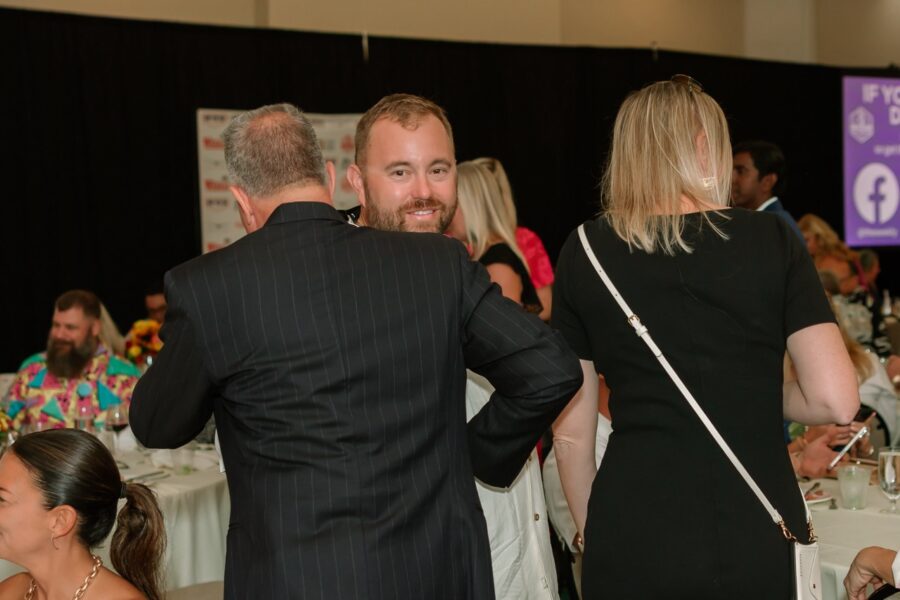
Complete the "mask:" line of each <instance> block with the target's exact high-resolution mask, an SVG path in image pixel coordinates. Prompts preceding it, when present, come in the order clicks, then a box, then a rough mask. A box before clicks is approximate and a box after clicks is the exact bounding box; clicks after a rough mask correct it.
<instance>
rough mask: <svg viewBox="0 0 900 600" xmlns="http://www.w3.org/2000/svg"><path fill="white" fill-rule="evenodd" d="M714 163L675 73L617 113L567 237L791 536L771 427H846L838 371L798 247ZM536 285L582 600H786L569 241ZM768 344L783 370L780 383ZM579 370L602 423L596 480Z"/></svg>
mask: <svg viewBox="0 0 900 600" xmlns="http://www.w3.org/2000/svg"><path fill="white" fill-rule="evenodd" d="M731 170H732V164H731V144H730V142H729V134H728V126H727V124H726V122H725V117H724V115H723V113H722V110H721V108H719V106H718V104H717V103H716V102H715V100H713V99H712V98H711V97H710V96H708V95H707V94H705V93H704V92H703V91H702V89H701V87H700V85H699V84H698V83H697V82H696V81H694V80H693V79H690V78H688V77H685V76H676V78H673V80H672V81H665V82H659V83H655V84H652V85H649V86H647V87H645V88H644V89H642V90H640V91H638V92H635V93H633V94H631V95H630V96H629V97H628V98H627V99H626V100H625V102H624V103H623V105H622V107H621V109H620V111H619V114H618V116H617V118H616V122H615V126H614V131H613V142H612V151H611V155H610V160H609V164H608V166H607V169H606V173H605V176H604V180H603V203H604V204H603V207H604V211H603V213H602V214H601V216H599V217H597V218H596V219H594V220H592V221H589V222H587V223H586V224H585V229H586V233H587V238H588V240H589V241H590V243H591V245H592V247H593V250H594V252H595V253H596V255H597V257H598V258H599V260H600V262H601V263H602V265H603V267H604V268H605V270H606V271H607V273H608V274H609V276H610V278H611V279H612V281H613V282H614V283H615V285H616V286H617V287H618V289H619V291H620V292H621V294H622V296H623V297H624V298H625V300H626V301H627V302H628V303H629V304H630V305H631V308H632V309H633V310H634V311H635V312H636V313H637V314H638V315H639V316H640V318H641V320H642V322H643V323H644V325H646V326H647V327H648V328H649V330H650V333H651V334H652V336H653V338H654V340H655V341H656V343H657V344H658V345H659V347H660V348H661V350H662V351H663V353H664V354H665V355H666V356H667V357H668V359H669V361H670V362H671V364H672V366H673V367H674V369H675V371H676V372H677V373H679V375H680V376H681V378H682V379H683V380H684V382H685V384H686V385H687V387H688V389H690V390H691V392H692V393H693V395H694V396H695V397H696V399H697V401H698V402H699V403H700V405H701V406H702V407H703V409H704V410H705V411H706V413H707V414H708V415H709V418H710V419H711V420H712V422H713V423H714V424H715V426H716V427H717V428H718V430H719V432H720V433H721V434H722V436H723V437H724V438H725V440H726V441H727V442H728V444H729V445H730V446H731V448H732V449H733V450H734V452H735V454H736V455H737V456H738V458H739V459H740V460H741V461H742V462H743V464H744V466H745V467H746V468H747V470H748V471H749V472H750V474H751V476H752V477H753V478H754V479H755V480H756V482H757V484H759V486H760V487H761V488H762V490H763V492H764V493H765V494H766V496H767V497H768V498H769V500H770V501H771V502H772V504H773V505H774V506H775V508H776V509H778V511H779V512H780V513H781V515H782V516H783V517H784V518H785V521H786V523H787V526H788V528H789V529H790V530H791V531H792V532H794V533H795V534H796V535H797V536H798V537H799V538H801V540H803V541H806V540H805V538H806V530H807V528H806V522H805V521H806V519H805V512H804V508H803V502H802V499H801V495H800V491H799V490H798V487H797V482H796V480H795V478H794V473H793V471H792V469H791V463H790V460H789V458H788V454H787V452H786V451H785V447H784V440H783V430H782V419H783V418H785V419H790V420H793V421H798V422H801V423H806V424H823V423H849V422H850V421H851V419H852V418H853V415H854V414H855V412H856V410H857V407H858V405H859V396H858V393H857V384H856V376H855V373H854V370H853V365H852V363H851V362H850V359H849V357H848V356H847V351H846V349H845V348H844V344H843V342H842V340H841V336H840V332H839V331H838V328H837V326H836V324H835V322H834V317H833V315H832V313H831V310H830V309H829V306H828V301H827V300H826V298H825V294H824V292H823V290H822V286H821V285H820V284H819V281H818V278H817V276H816V272H815V269H814V268H813V265H812V261H811V260H810V257H809V253H808V252H807V251H806V248H804V247H803V244H802V242H801V241H800V240H799V239H798V238H797V235H796V234H795V233H794V232H793V231H791V230H790V229H789V228H788V226H787V225H786V224H785V223H784V222H783V221H782V220H781V219H780V218H778V217H777V216H775V215H772V214H768V213H760V212H750V211H746V210H743V209H737V208H729V207H728V199H729V185H730V180H731ZM553 291H554V297H553V317H552V324H553V325H554V326H555V327H556V328H558V329H559V330H560V331H562V333H563V334H564V335H565V337H566V338H567V339H568V341H569V344H570V345H571V346H572V348H573V349H574V350H575V352H576V353H578V355H579V357H580V358H581V359H582V367H583V369H584V371H585V379H584V381H585V384H584V387H583V388H582V391H581V392H580V393H579V395H578V396H576V398H575V399H573V401H572V402H571V403H570V404H569V406H568V407H567V409H566V411H565V412H564V413H563V414H562V415H561V416H560V418H559V420H558V422H557V423H556V424H555V425H554V447H555V448H556V453H557V457H558V461H559V471H560V475H561V479H562V484H563V489H564V491H565V494H566V498H567V500H568V502H569V506H570V508H571V511H572V515H573V516H574V518H575V522H576V525H577V527H578V530H579V532H580V533H581V534H582V536H583V543H584V551H585V553H584V567H583V568H584V570H583V573H584V575H583V590H584V596H585V598H586V599H588V600H590V599H594V598H617V599H621V598H655V597H666V598H691V599H703V598H709V599H713V598H715V599H721V598H732V599H735V598H754V599H759V598H765V599H767V600H778V599H787V598H789V597H790V595H791V558H790V548H789V544H788V542H787V541H786V540H785V538H784V536H783V535H782V532H781V530H780V529H779V527H778V526H776V525H775V524H773V523H772V521H771V520H770V518H769V515H768V513H767V512H766V511H765V510H764V508H763V507H762V505H761V504H760V502H759V500H758V499H757V498H756V497H755V496H754V495H753V493H752V492H751V491H750V489H749V488H748V486H747V484H746V483H745V482H744V480H743V479H742V478H741V477H740V475H738V473H737V472H736V471H735V469H734V467H733V466H732V465H731V464H730V463H729V462H728V460H727V459H726V458H725V456H724V454H723V453H722V450H721V449H720V448H719V447H718V445H717V444H716V443H715V442H714V441H713V439H712V437H711V436H710V435H709V434H708V433H707V431H706V430H705V429H704V427H703V426H702V424H701V423H700V421H699V419H698V418H697V416H696V415H695V414H694V412H693V411H692V410H691V409H690V407H689V406H688V404H687V402H686V401H685V400H684V398H683V397H682V396H681V394H680V393H679V392H678V390H677V388H676V387H675V386H674V384H673V383H672V381H671V380H670V379H669V377H668V376H667V375H666V373H665V371H663V369H662V368H661V367H660V365H659V364H658V363H657V361H656V359H655V358H654V357H653V355H652V354H651V353H650V352H649V350H648V349H647V347H646V346H645V345H644V343H643V342H642V341H641V340H640V339H639V338H638V337H637V336H636V335H635V334H634V332H633V330H632V328H631V327H630V326H629V325H628V324H627V322H626V320H625V318H624V315H623V314H622V312H621V309H620V308H619V307H618V305H617V304H616V303H615V301H614V300H613V299H612V297H611V296H610V293H609V292H608V291H607V289H606V287H605V286H604V285H603V283H602V282H601V281H600V279H599V278H598V276H597V274H596V272H595V271H594V269H593V268H592V266H591V265H590V263H589V262H588V259H587V257H586V255H585V252H584V250H583V248H582V246H581V243H580V241H579V238H578V236H577V234H574V233H573V235H572V236H570V237H569V239H568V241H567V242H566V244H565V246H564V247H563V249H562V251H561V253H560V257H559V261H558V263H557V279H556V284H555V286H554V290H553ZM785 350H787V352H788V353H789V354H790V356H791V358H792V359H793V361H794V364H795V365H796V370H797V381H794V382H789V383H786V384H785V383H784V382H783V374H782V363H783V358H784V353H785ZM598 372H602V373H603V374H604V375H605V377H606V382H607V384H608V386H609V388H610V390H611V395H610V412H611V416H612V428H613V433H612V435H611V437H610V439H609V445H608V447H607V450H606V454H605V456H604V459H603V463H602V465H601V466H600V469H599V471H597V470H596V467H595V465H594V449H593V444H594V439H595V434H594V428H595V427H596V423H597V418H596V411H597V407H596V398H597V393H596V382H597V373H598ZM595 475H596V477H595Z"/></svg>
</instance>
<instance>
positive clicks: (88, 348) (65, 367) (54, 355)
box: [47, 337, 100, 379]
mask: <svg viewBox="0 0 900 600" xmlns="http://www.w3.org/2000/svg"><path fill="white" fill-rule="evenodd" d="M99 343H100V342H99V341H98V340H97V338H95V337H88V338H87V339H86V340H85V341H84V343H83V344H81V345H76V344H73V343H71V342H58V341H55V340H52V339H50V340H47V370H48V371H50V373H51V374H52V375H54V376H55V377H61V378H63V379H70V378H72V377H80V376H81V374H82V373H83V372H84V368H85V367H86V366H87V364H88V363H89V362H90V360H91V359H92V358H93V357H94V354H95V353H96V352H97V346H98V345H99ZM66 348H69V349H68V350H65V349H66Z"/></svg>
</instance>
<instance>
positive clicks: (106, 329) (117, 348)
mask: <svg viewBox="0 0 900 600" xmlns="http://www.w3.org/2000/svg"><path fill="white" fill-rule="evenodd" d="M98 337H99V338H100V343H102V344H103V345H104V346H106V347H107V348H108V349H109V351H110V352H112V353H113V354H115V355H116V356H125V337H124V336H123V335H122V333H121V332H120V331H119V328H118V327H117V326H116V322H115V321H113V318H112V316H111V315H110V314H109V311H108V310H106V306H105V305H104V304H103V303H102V302H101V303H100V334H99V336H98Z"/></svg>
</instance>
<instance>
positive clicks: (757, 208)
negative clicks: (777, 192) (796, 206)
mask: <svg viewBox="0 0 900 600" xmlns="http://www.w3.org/2000/svg"><path fill="white" fill-rule="evenodd" d="M773 202H778V196H772V197H771V198H769V199H768V200H766V201H765V202H763V203H762V204H760V205H759V206H757V207H756V210H757V211H761V210H766V208H767V207H768V206H769V205H770V204H772V203H773Z"/></svg>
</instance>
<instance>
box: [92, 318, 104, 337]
mask: <svg viewBox="0 0 900 600" xmlns="http://www.w3.org/2000/svg"><path fill="white" fill-rule="evenodd" d="M102 328H103V323H101V322H100V319H94V320H93V323H91V336H92V337H95V338H96V337H99V336H100V330H101V329H102Z"/></svg>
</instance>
